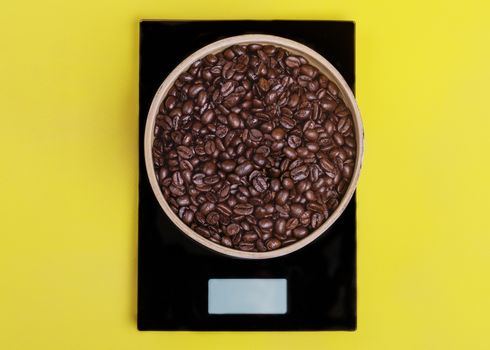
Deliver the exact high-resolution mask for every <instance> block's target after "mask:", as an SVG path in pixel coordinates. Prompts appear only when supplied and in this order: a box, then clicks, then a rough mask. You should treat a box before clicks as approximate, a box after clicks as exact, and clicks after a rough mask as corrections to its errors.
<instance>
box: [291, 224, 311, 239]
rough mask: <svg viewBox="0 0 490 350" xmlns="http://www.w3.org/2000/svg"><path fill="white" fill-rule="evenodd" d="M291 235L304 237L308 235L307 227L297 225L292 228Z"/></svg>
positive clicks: (298, 237)
mask: <svg viewBox="0 0 490 350" xmlns="http://www.w3.org/2000/svg"><path fill="white" fill-rule="evenodd" d="M293 235H294V237H295V238H297V239H302V238H305V237H306V235H308V229H307V228H306V227H297V228H295V229H294V230H293Z"/></svg>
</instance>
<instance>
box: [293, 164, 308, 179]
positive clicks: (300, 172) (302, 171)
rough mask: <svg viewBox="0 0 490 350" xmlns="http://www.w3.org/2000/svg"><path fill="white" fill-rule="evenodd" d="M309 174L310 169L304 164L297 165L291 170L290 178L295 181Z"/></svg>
mask: <svg viewBox="0 0 490 350" xmlns="http://www.w3.org/2000/svg"><path fill="white" fill-rule="evenodd" d="M309 174H310V170H309V168H308V166H306V165H305V164H303V165H300V166H297V167H296V168H294V169H292V170H291V178H292V179H293V181H295V182H298V181H301V180H304V179H306V178H307V177H308V175H309Z"/></svg>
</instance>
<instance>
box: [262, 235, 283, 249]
mask: <svg viewBox="0 0 490 350" xmlns="http://www.w3.org/2000/svg"><path fill="white" fill-rule="evenodd" d="M265 246H266V247H267V249H268V250H275V249H278V248H279V247H281V241H280V240H278V239H277V238H271V239H269V240H268V241H267V242H266V244H265Z"/></svg>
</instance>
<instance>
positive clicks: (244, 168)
mask: <svg viewBox="0 0 490 350" xmlns="http://www.w3.org/2000/svg"><path fill="white" fill-rule="evenodd" d="M253 169H254V167H253V165H252V163H250V162H249V161H245V162H243V163H242V164H240V165H239V166H237V167H236V168H235V173H236V174H237V175H238V176H245V175H248V174H250V173H251V172H252V170H253Z"/></svg>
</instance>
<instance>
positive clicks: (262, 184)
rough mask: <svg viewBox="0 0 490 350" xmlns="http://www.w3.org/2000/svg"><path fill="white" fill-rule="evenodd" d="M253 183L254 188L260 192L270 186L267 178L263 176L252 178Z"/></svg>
mask: <svg viewBox="0 0 490 350" xmlns="http://www.w3.org/2000/svg"><path fill="white" fill-rule="evenodd" d="M252 184H253V187H254V189H255V190H256V191H257V192H260V193H262V192H265V190H267V188H268V187H269V184H268V183H267V180H266V178H265V177H263V176H257V177H255V178H254V179H253V180H252Z"/></svg>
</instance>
